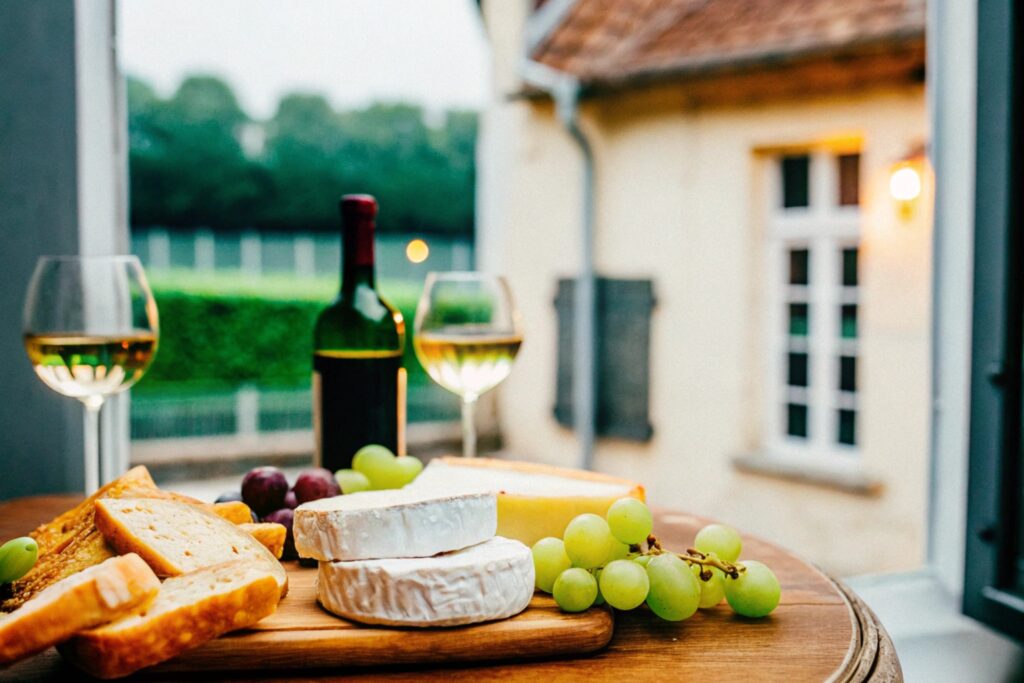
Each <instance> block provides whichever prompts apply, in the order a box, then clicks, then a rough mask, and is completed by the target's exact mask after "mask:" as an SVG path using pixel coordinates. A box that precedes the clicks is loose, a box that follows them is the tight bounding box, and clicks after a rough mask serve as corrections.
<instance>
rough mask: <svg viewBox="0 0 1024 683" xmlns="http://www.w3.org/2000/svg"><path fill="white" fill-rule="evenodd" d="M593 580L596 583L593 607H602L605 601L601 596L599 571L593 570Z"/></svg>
mask: <svg viewBox="0 0 1024 683" xmlns="http://www.w3.org/2000/svg"><path fill="white" fill-rule="evenodd" d="M594 580H596V581H597V599H595V600H594V604H595V605H603V604H604V602H605V600H604V596H603V595H601V570H600V569H595V570H594Z"/></svg>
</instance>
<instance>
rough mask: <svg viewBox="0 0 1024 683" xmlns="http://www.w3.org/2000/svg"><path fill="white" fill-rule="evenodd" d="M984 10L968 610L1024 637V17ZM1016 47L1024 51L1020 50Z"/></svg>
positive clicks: (1007, 8)
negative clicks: (1023, 120)
mask: <svg viewBox="0 0 1024 683" xmlns="http://www.w3.org/2000/svg"><path fill="white" fill-rule="evenodd" d="M1013 9H1014V3H1012V2H1009V1H1005V0H1004V1H1000V2H989V3H979V5H978V73H979V74H986V77H985V78H979V79H978V95H977V103H978V104H977V121H978V127H977V135H978V137H977V161H976V165H975V179H976V181H975V184H974V187H975V202H974V207H975V208H974V287H973V309H972V316H973V330H972V334H971V343H972V349H971V356H972V358H971V419H970V453H969V481H968V491H967V534H966V539H965V541H966V543H965V550H966V562H965V573H964V612H965V613H966V614H967V615H969V616H972V617H974V618H976V619H979V620H981V621H983V622H985V623H986V624H988V625H990V626H993V627H995V628H996V629H998V630H1000V631H1002V632H1004V633H1007V634H1009V635H1011V636H1013V637H1015V638H1017V639H1022V638H1024V571H1022V570H1024V533H1022V530H1024V492H1022V485H1024V476H1022V471H1024V426H1022V425H1024V379H1022V369H1024V285H1022V281H1024V241H1022V240H1021V229H1020V221H1021V217H1022V216H1024V193H1022V192H1021V191H1020V179H1021V177H1022V174H1024V137H1022V136H1021V134H1020V132H1019V131H1018V130H1017V126H1016V125H1015V123H1016V122H1017V121H1019V120H1020V116H1021V114H1022V113H1024V112H1022V111H1021V109H1022V108H1024V99H1022V95H1024V76H1022V74H1024V51H1022V50H1021V49H1020V44H1021V41H1022V40H1024V14H1022V13H1020V12H1014V11H1013ZM1014 48H1016V49H1014Z"/></svg>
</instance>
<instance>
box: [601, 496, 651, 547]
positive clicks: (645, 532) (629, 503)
mask: <svg viewBox="0 0 1024 683" xmlns="http://www.w3.org/2000/svg"><path fill="white" fill-rule="evenodd" d="M605 517H606V518H607V519H608V526H609V528H610V529H611V530H612V535H613V536H615V538H617V539H619V540H620V541H621V542H623V543H626V544H635V543H643V542H644V541H646V540H647V537H648V536H650V535H651V530H652V529H654V518H653V517H651V510H650V508H648V507H647V506H646V505H645V504H644V502H643V501H642V500H637V499H636V498H619V499H618V500H617V501H615V502H614V503H612V504H611V507H609V508H608V512H607V514H605Z"/></svg>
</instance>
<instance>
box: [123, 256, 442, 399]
mask: <svg viewBox="0 0 1024 683" xmlns="http://www.w3.org/2000/svg"><path fill="white" fill-rule="evenodd" d="M152 285H153V292H154V295H155V297H156V301H157V307H158V308H159V311H160V346H159V350H158V351H157V355H156V360H155V361H154V362H153V365H152V367H151V368H150V370H149V372H148V373H147V374H146V376H145V377H144V378H143V380H142V381H141V382H140V383H139V384H138V386H137V388H136V390H135V391H136V392H137V393H143V394H147V393H169V392H174V391H176V390H178V389H179V388H181V387H184V386H187V387H189V388H190V389H192V390H194V389H195V388H196V387H200V386H204V387H209V388H211V389H213V388H220V387H234V386H238V385H240V384H246V383H252V384H256V385H259V386H263V387H301V386H305V385H307V384H308V383H309V381H310V372H311V353H312V338H313V323H314V321H315V320H316V316H317V315H318V314H319V312H320V311H321V310H322V309H323V308H324V307H325V306H326V305H327V304H328V303H329V302H330V300H331V299H332V297H333V293H334V291H335V290H336V288H337V282H336V281H332V280H331V279H317V280H295V279H290V278H284V277H281V278H274V277H264V278H259V279H251V278H248V277H246V276H244V275H241V274H237V273H231V274H225V273H221V272H218V273H215V274H209V275H202V274H195V273H192V272H189V271H176V272H171V273H164V274H159V275H156V276H154V277H153V282H152ZM380 290H381V291H382V292H383V293H384V296H385V298H387V299H388V301H390V302H391V303H392V304H393V305H395V306H396V307H398V309H399V310H401V312H402V315H403V316H404V317H405V319H406V349H405V367H406V368H407V369H408V372H409V383H410V384H413V385H417V384H425V383H429V382H430V380H429V378H428V377H427V375H426V373H424V371H423V368H422V367H421V366H420V364H419V361H418V360H417V359H416V355H415V353H414V352H413V350H412V343H411V336H412V321H413V316H414V315H415V311H416V303H417V300H418V297H419V285H418V284H416V285H413V284H410V283H400V282H394V283H382V284H381V286H380Z"/></svg>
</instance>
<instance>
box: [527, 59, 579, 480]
mask: <svg viewBox="0 0 1024 683" xmlns="http://www.w3.org/2000/svg"><path fill="white" fill-rule="evenodd" d="M522 76H523V80H525V81H526V82H527V83H529V84H530V85H532V86H534V87H536V88H539V89H541V90H543V91H544V92H546V93H548V94H549V95H550V96H551V97H552V98H553V99H554V101H555V107H556V113H557V115H558V119H559V121H561V123H562V125H563V126H564V127H565V130H566V132H567V133H569V136H570V137H571V138H572V139H573V141H575V143H576V146H577V147H579V150H580V154H581V155H582V157H583V188H582V189H583V220H582V224H581V225H580V241H581V244H582V247H581V250H580V261H581V262H580V271H579V275H578V276H577V278H576V288H575V289H576V291H575V294H574V297H573V298H574V302H573V304H574V306H573V308H574V314H573V339H574V340H575V342H576V343H575V354H574V355H573V373H572V395H573V413H572V415H573V427H574V428H575V430H576V435H577V437H578V438H579V443H580V462H579V465H580V467H581V468H582V469H585V470H590V469H593V466H594V431H595V430H594V423H595V412H596V400H595V395H596V391H595V388H596V386H597V372H596V364H595V362H594V361H595V355H596V354H595V346H596V338H597V325H596V319H597V315H596V313H597V306H596V299H597V297H596V283H595V277H594V155H593V151H592V150H591V147H590V142H589V141H588V140H587V136H586V135H585V134H584V133H583V130H582V129H580V126H579V101H580V83H579V81H578V80H577V79H576V78H575V77H574V76H571V75H570V74H567V73H565V72H563V71H558V70H556V69H552V68H551V67H549V66H546V65H544V64H541V63H539V62H534V61H532V60H527V61H526V62H525V63H524V65H523V68H522Z"/></svg>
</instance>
